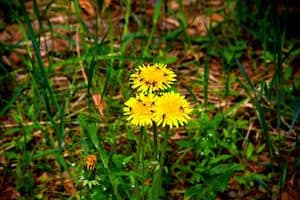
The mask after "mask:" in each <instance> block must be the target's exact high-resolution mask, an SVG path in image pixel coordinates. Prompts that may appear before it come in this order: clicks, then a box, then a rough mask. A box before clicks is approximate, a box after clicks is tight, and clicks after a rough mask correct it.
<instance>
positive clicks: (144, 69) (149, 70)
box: [130, 63, 176, 92]
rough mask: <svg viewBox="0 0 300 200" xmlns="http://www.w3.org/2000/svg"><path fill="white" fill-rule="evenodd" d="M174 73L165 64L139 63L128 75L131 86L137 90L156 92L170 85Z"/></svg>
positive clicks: (174, 75)
mask: <svg viewBox="0 0 300 200" xmlns="http://www.w3.org/2000/svg"><path fill="white" fill-rule="evenodd" d="M175 77H176V74H175V73H174V72H173V71H172V70H170V69H168V68H167V66H166V65H165V64H160V63H156V64H153V65H141V66H139V67H138V69H137V70H136V71H135V72H134V73H133V74H132V75H131V76H130V81H131V83H132V88H133V89H137V91H138V92H157V91H160V90H165V89H167V88H169V87H170V85H172V83H173V82H174V81H176V79H175Z"/></svg>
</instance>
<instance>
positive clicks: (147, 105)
mask: <svg viewBox="0 0 300 200" xmlns="http://www.w3.org/2000/svg"><path fill="white" fill-rule="evenodd" d="M155 101H156V96H155V95H154V94H152V93H149V94H147V95H145V94H142V93H140V94H138V95H137V96H136V97H131V98H130V99H128V101H126V102H125V107H124V115H127V120H128V121H130V122H131V124H133V125H136V126H149V125H152V120H153V114H154V112H153V107H154V104H155Z"/></svg>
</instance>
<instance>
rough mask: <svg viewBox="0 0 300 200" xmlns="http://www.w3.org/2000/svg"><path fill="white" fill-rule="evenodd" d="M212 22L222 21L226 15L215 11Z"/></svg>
mask: <svg viewBox="0 0 300 200" xmlns="http://www.w3.org/2000/svg"><path fill="white" fill-rule="evenodd" d="M210 20H211V22H222V21H223V20H224V17H223V16H222V15H220V14H217V13H213V14H211V15H210Z"/></svg>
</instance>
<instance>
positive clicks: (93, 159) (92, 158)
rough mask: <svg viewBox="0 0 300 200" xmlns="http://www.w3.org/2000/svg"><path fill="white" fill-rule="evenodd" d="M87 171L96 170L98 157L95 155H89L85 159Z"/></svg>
mask: <svg viewBox="0 0 300 200" xmlns="http://www.w3.org/2000/svg"><path fill="white" fill-rule="evenodd" d="M85 164H86V168H87V170H94V169H95V167H96V164H97V156H96V155H94V154H89V155H87V157H86V159H85Z"/></svg>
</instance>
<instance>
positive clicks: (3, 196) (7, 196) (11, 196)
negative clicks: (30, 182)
mask: <svg viewBox="0 0 300 200" xmlns="http://www.w3.org/2000/svg"><path fill="white" fill-rule="evenodd" d="M20 197H21V195H20V193H19V192H18V191H17V190H16V189H15V188H13V187H11V186H6V187H5V186H4V187H0V200H17V199H20Z"/></svg>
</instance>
